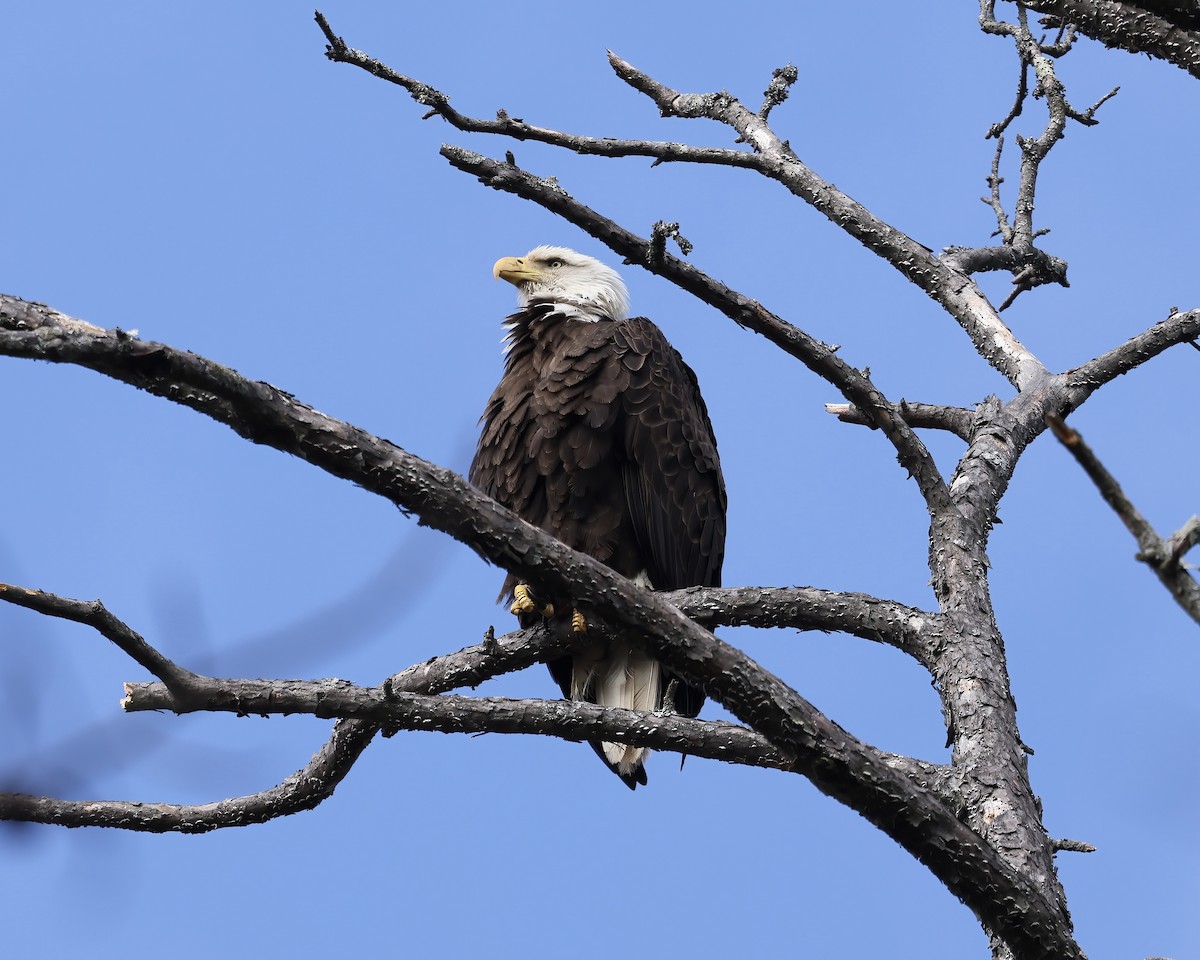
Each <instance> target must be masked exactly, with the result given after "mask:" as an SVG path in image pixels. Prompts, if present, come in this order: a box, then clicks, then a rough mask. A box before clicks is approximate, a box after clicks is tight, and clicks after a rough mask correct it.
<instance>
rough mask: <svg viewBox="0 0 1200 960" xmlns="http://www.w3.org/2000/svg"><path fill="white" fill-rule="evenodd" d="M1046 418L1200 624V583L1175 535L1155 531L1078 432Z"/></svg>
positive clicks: (1141, 550)
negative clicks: (1185, 564) (1162, 535)
mask: <svg viewBox="0 0 1200 960" xmlns="http://www.w3.org/2000/svg"><path fill="white" fill-rule="evenodd" d="M1046 420H1047V422H1048V423H1049V424H1050V429H1051V430H1053V431H1054V435H1055V436H1056V437H1058V439H1059V440H1060V441H1061V442H1062V445H1063V446H1064V447H1066V448H1067V450H1068V451H1069V452H1070V454H1071V456H1073V457H1074V458H1075V462H1076V463H1078V464H1079V465H1080V466H1081V467H1082V468H1083V472H1084V473H1086V474H1087V475H1088V477H1089V478H1090V479H1091V481H1092V483H1094V484H1095V485H1096V489H1097V490H1098V491H1099V492H1100V496H1102V497H1103V498H1104V502H1105V503H1107V504H1108V505H1109V506H1110V507H1112V510H1113V512H1114V513H1115V514H1116V515H1117V517H1118V518H1120V520H1121V522H1122V523H1123V524H1125V529H1126V530H1128V531H1129V532H1130V533H1131V534H1133V538H1134V539H1135V540H1136V541H1137V544H1138V550H1139V552H1138V555H1137V558H1138V559H1139V560H1141V561H1142V562H1144V563H1145V564H1147V565H1148V566H1149V567H1150V569H1151V570H1153V571H1154V573H1155V575H1156V576H1157V577H1158V579H1159V580H1160V581H1162V584H1163V586H1164V587H1166V588H1167V590H1168V591H1170V593H1171V596H1173V597H1174V598H1175V601H1176V603H1178V604H1179V605H1180V606H1181V607H1182V608H1183V609H1184V611H1185V612H1186V613H1187V615H1188V616H1190V617H1191V618H1192V619H1193V620H1195V621H1196V622H1197V623H1200V583H1197V582H1196V579H1195V577H1193V576H1192V575H1191V574H1190V573H1189V572H1188V571H1187V569H1186V568H1185V567H1184V566H1183V564H1182V562H1181V560H1180V558H1181V556H1182V554H1181V552H1180V551H1178V550H1177V549H1176V545H1175V543H1173V542H1172V539H1173V538H1168V539H1164V538H1162V537H1160V536H1159V535H1158V534H1157V533H1156V532H1155V530H1154V528H1153V527H1152V526H1151V525H1150V523H1149V522H1148V521H1147V520H1146V518H1145V517H1143V516H1142V514H1141V513H1140V512H1139V511H1138V509H1137V507H1135V506H1134V505H1133V503H1132V501H1130V499H1129V498H1128V497H1127V496H1126V495H1125V491H1124V490H1122V489H1121V485H1120V484H1119V483H1118V482H1117V479H1116V477H1114V476H1113V475H1112V474H1111V473H1110V472H1109V471H1108V469H1107V468H1106V467H1105V466H1104V464H1103V463H1101V462H1100V458H1099V457H1097V456H1096V454H1095V452H1094V451H1093V450H1092V448H1091V447H1089V446H1088V445H1087V444H1086V443H1084V440H1083V437H1081V436H1080V435H1079V432H1078V431H1076V430H1074V429H1072V428H1071V427H1069V426H1068V425H1067V424H1066V423H1064V422H1063V420H1062V418H1060V417H1057V416H1053V415H1051V416H1049V417H1047V418H1046ZM1179 539H1180V541H1184V542H1186V540H1187V539H1190V537H1188V536H1187V535H1186V534H1185V535H1184V536H1182V537H1180V538H1179Z"/></svg>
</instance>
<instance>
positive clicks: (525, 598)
mask: <svg viewBox="0 0 1200 960" xmlns="http://www.w3.org/2000/svg"><path fill="white" fill-rule="evenodd" d="M508 612H509V613H512V614H514V615H516V616H520V615H521V614H522V613H536V614H537V615H538V616H541V617H552V616H554V604H552V603H548V604H546V605H545V606H544V607H538V605H537V603H535V602H534V599H533V597H532V596H531V595H530V593H529V586H528V585H527V584H524V583H518V584H517V585H516V586H515V587H513V602H512V606H511V607H509V608H508Z"/></svg>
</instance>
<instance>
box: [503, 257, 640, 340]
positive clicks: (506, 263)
mask: <svg viewBox="0 0 1200 960" xmlns="http://www.w3.org/2000/svg"><path fill="white" fill-rule="evenodd" d="M492 276H494V277H495V278H496V279H497V280H507V281H508V282H509V283H511V284H512V285H513V286H515V287H516V288H517V303H518V304H519V305H520V306H521V308H522V309H524V308H525V307H528V306H530V305H531V304H536V303H553V304H556V305H557V309H555V311H554V312H555V313H560V314H563V315H565V316H568V317H574V318H576V319H578V320H590V321H596V320H602V319H607V320H624V319H625V318H626V317H628V316H629V291H628V290H626V289H625V282H624V281H623V280H622V279H621V277H620V276H619V275H618V274H617V271H616V270H614V269H613V268H612V267H609V266H607V265H605V264H603V263H601V262H600V261H599V260H597V259H595V258H594V257H588V256H584V255H583V254H582V253H576V252H575V251H574V250H569V249H568V248H566V247H547V246H542V247H534V248H533V249H532V250H530V251H529V252H528V253H527V254H525V256H523V257H502V258H501V259H499V260H497V261H496V265H495V266H494V267H493V268H492Z"/></svg>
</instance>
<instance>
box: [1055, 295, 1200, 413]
mask: <svg viewBox="0 0 1200 960" xmlns="http://www.w3.org/2000/svg"><path fill="white" fill-rule="evenodd" d="M1197 337H1200V310H1189V311H1187V312H1186V313H1172V314H1171V316H1169V317H1167V319H1166V320H1161V321H1159V322H1158V323H1156V324H1155V325H1154V326H1152V327H1150V328H1149V329H1148V330H1144V331H1142V332H1141V333H1139V334H1138V335H1137V336H1136V337H1131V338H1130V339H1129V340H1127V341H1126V342H1125V343H1123V344H1121V346H1119V347H1116V348H1114V349H1112V350H1109V351H1108V352H1107V353H1104V354H1101V355H1100V356H1099V357H1096V358H1095V359H1094V360H1089V361H1088V362H1087V363H1083V364H1080V365H1079V366H1078V367H1075V368H1074V369H1072V370H1068V371H1067V372H1066V373H1065V374H1063V378H1064V381H1065V383H1066V385H1067V387H1068V389H1069V390H1070V393H1071V409H1076V408H1078V407H1079V405H1080V404H1081V403H1083V401H1084V400H1086V399H1087V398H1088V397H1090V396H1091V395H1092V394H1093V393H1095V392H1096V391H1097V390H1098V389H1100V387H1102V386H1104V384H1106V383H1108V382H1109V381H1111V380H1115V379H1116V378H1117V377H1119V376H1122V375H1124V374H1126V373H1129V372H1130V371H1131V370H1136V369H1137V368H1138V367H1140V366H1141V365H1142V364H1143V363H1145V362H1146V361H1147V360H1151V359H1153V358H1154V357H1157V356H1158V355H1159V354H1160V353H1162V352H1163V351H1164V350H1168V349H1170V348H1171V347H1174V346H1176V345H1178V344H1181V343H1187V342H1188V341H1189V340H1195V339H1196V338H1197Z"/></svg>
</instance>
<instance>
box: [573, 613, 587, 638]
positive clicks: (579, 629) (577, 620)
mask: <svg viewBox="0 0 1200 960" xmlns="http://www.w3.org/2000/svg"><path fill="white" fill-rule="evenodd" d="M571 629H572V630H574V631H575V632H576V633H587V620H585V619H584V616H583V614H582V613H580V612H579V611H578V610H572V611H571Z"/></svg>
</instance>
